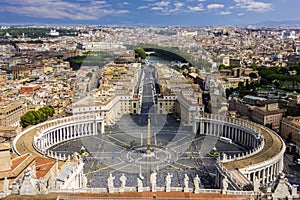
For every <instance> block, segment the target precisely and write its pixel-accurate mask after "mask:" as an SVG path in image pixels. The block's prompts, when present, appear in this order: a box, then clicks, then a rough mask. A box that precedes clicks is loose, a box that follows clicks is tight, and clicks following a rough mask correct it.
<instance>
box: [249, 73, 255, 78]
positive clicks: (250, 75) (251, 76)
mask: <svg viewBox="0 0 300 200" xmlns="http://www.w3.org/2000/svg"><path fill="white" fill-rule="evenodd" d="M249 77H250V78H251V79H255V78H257V74H256V73H253V72H251V73H250V74H249Z"/></svg>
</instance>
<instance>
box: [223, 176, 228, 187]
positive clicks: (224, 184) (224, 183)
mask: <svg viewBox="0 0 300 200" xmlns="http://www.w3.org/2000/svg"><path fill="white" fill-rule="evenodd" d="M222 189H223V190H224V191H226V190H227V189H228V180H227V177H226V176H225V177H224V178H223V179H222Z"/></svg>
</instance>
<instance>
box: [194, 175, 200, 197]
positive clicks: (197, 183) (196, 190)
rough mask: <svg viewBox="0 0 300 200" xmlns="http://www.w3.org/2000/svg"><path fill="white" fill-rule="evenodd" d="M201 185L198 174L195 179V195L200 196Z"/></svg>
mask: <svg viewBox="0 0 300 200" xmlns="http://www.w3.org/2000/svg"><path fill="white" fill-rule="evenodd" d="M199 183H200V178H199V176H198V174H196V176H195V178H194V185H195V193H196V194H198V193H199V189H200V188H199Z"/></svg>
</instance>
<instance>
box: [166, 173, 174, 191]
mask: <svg viewBox="0 0 300 200" xmlns="http://www.w3.org/2000/svg"><path fill="white" fill-rule="evenodd" d="M172 177H173V175H171V174H170V173H168V175H167V176H166V179H165V184H166V192H170V191H171V182H172Z"/></svg>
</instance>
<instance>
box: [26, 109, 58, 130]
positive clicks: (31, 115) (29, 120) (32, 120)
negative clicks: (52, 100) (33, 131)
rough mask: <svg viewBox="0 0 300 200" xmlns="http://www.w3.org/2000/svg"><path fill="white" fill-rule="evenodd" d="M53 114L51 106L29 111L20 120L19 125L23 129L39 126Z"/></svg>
mask: <svg viewBox="0 0 300 200" xmlns="http://www.w3.org/2000/svg"><path fill="white" fill-rule="evenodd" d="M54 112H55V110H54V108H53V107H52V106H44V107H42V108H40V109H39V110H37V111H35V110H31V111H29V112H27V113H25V114H24V115H23V116H22V117H21V118H20V124H21V126H22V127H23V128H26V127H27V126H30V125H36V124H39V123H41V122H44V121H46V120H47V119H48V118H49V117H52V116H53V114H54Z"/></svg>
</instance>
